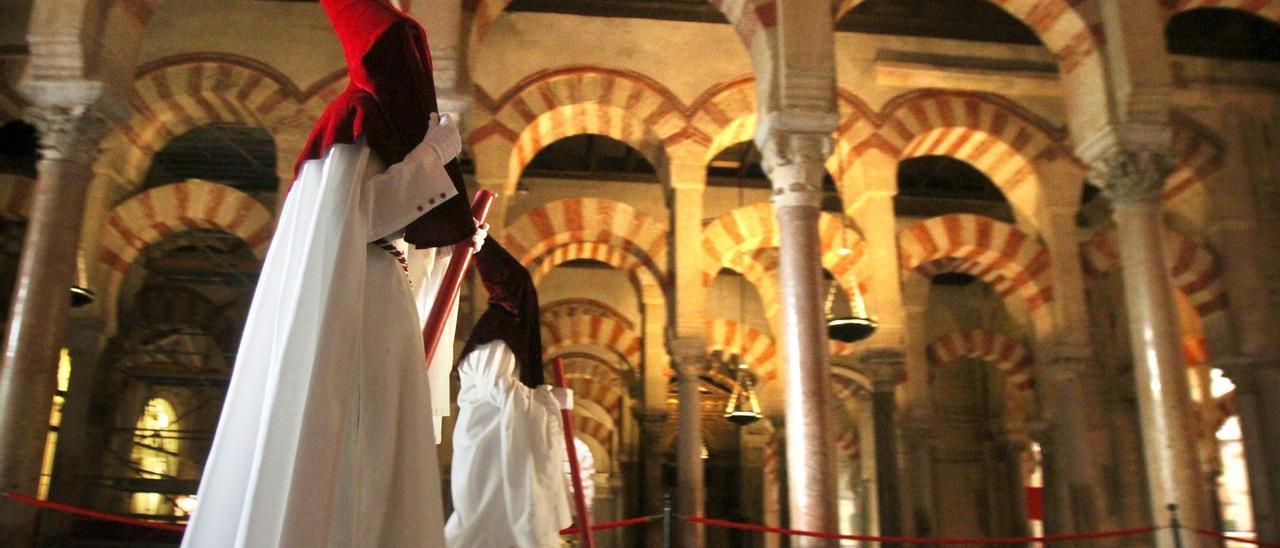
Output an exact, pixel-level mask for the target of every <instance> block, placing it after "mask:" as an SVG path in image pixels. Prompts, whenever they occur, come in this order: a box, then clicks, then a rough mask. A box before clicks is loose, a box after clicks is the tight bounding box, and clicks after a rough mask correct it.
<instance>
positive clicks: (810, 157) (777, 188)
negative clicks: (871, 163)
mask: <svg viewBox="0 0 1280 548" xmlns="http://www.w3.org/2000/svg"><path fill="white" fill-rule="evenodd" d="M838 122H839V118H838V115H836V114H835V113H831V112H795V111H780V112H773V113H769V114H767V115H765V116H764V117H762V118H761V120H760V125H759V127H758V128H757V130H756V144H757V146H758V147H759V148H760V150H761V151H762V155H763V157H764V162H763V163H764V166H763V167H764V171H765V173H766V174H768V175H769V180H770V181H772V183H773V198H772V201H773V203H774V205H775V206H777V207H788V206H804V207H815V208H816V207H818V206H819V205H820V204H821V202H822V179H823V176H824V175H826V168H825V162H826V160H827V157H828V156H830V155H831V150H832V147H833V144H834V140H833V138H832V132H834V131H835V128H836V125H837V124H838Z"/></svg>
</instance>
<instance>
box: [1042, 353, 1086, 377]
mask: <svg viewBox="0 0 1280 548" xmlns="http://www.w3.org/2000/svg"><path fill="white" fill-rule="evenodd" d="M1090 360H1092V357H1091V353H1090V348H1089V347H1088V346H1087V345H1079V344H1053V345H1047V346H1045V347H1044V349H1043V350H1042V351H1041V352H1040V358H1039V360H1038V361H1039V362H1040V364H1041V371H1042V374H1043V375H1044V376H1045V380H1047V381H1049V382H1063V381H1069V380H1074V379H1077V378H1080V377H1083V376H1085V375H1086V374H1087V373H1088V371H1089V363H1090Z"/></svg>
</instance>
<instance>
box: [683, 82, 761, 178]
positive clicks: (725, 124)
mask: <svg viewBox="0 0 1280 548" xmlns="http://www.w3.org/2000/svg"><path fill="white" fill-rule="evenodd" d="M756 118H757V117H756V82H755V80H754V79H753V78H750V77H747V78H741V79H738V80H735V81H730V82H727V83H725V84H721V85H718V86H716V87H714V88H712V89H711V90H708V91H707V92H706V93H704V94H703V96H702V97H701V98H699V99H698V100H697V101H696V102H694V105H693V116H692V117H691V118H690V119H689V129H688V130H687V131H686V132H687V133H688V134H689V135H690V138H692V139H694V140H696V141H697V142H698V143H699V144H701V145H703V146H705V147H707V153H706V159H705V162H710V161H711V159H712V158H715V157H716V155H717V154H720V153H721V152H723V151H724V149H726V148H729V147H731V146H733V145H735V144H738V143H742V142H745V141H750V140H752V139H754V138H755V132H756Z"/></svg>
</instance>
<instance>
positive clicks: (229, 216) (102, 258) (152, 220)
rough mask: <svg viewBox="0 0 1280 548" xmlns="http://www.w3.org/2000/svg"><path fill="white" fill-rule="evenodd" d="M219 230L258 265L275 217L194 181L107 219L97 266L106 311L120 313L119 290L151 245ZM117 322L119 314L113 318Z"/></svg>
mask: <svg viewBox="0 0 1280 548" xmlns="http://www.w3.org/2000/svg"><path fill="white" fill-rule="evenodd" d="M194 229H216V230H221V231H224V232H227V233H229V234H233V235H235V236H238V237H239V238H240V239H241V240H244V242H245V243H246V244H248V245H249V247H250V248H251V249H252V250H253V253H254V255H256V256H257V257H258V258H259V259H262V258H263V257H265V255H266V252H267V245H268V244H269V243H270V240H271V234H272V231H273V230H274V220H273V219H272V215H271V212H270V211H269V210H267V208H266V207H264V206H263V205H262V204H261V203H259V202H258V201H257V200H254V199H253V197H251V196H249V195H248V194H245V193H243V192H240V191H239V190H236V189H234V188H232V187H229V186H226V185H220V184H216V183H210V182H206V181H198V180H189V181H186V182H183V183H174V184H170V185H164V186H160V187H156V188H153V189H151V190H148V191H146V192H143V193H141V194H138V195H136V196H134V197H133V198H130V199H129V200H128V201H126V202H124V203H122V204H120V205H119V206H117V207H116V208H115V209H114V210H112V211H111V212H110V213H109V214H108V215H107V221H106V226H105V228H104V229H103V234H102V239H101V242H100V244H99V248H98V254H97V261H98V263H99V264H100V265H101V266H102V267H103V268H102V269H101V271H102V272H103V273H104V276H105V280H104V281H103V283H101V284H98V285H96V287H102V288H104V289H105V291H104V297H105V298H104V300H103V302H104V306H105V307H106V310H116V308H117V299H118V297H119V291H120V284H121V283H122V282H123V280H124V275H125V273H126V272H128V270H129V267H130V266H131V265H132V264H133V262H134V261H135V260H136V259H137V258H138V256H139V255H140V254H141V253H142V250H144V249H146V247H147V246H148V245H151V244H153V243H155V242H158V241H160V240H162V239H164V238H165V237H167V236H170V235H172V234H176V233H180V232H185V231H188V230H194ZM109 316H111V317H112V320H111V321H114V319H115V318H114V316H115V315H114V314H111V315H109Z"/></svg>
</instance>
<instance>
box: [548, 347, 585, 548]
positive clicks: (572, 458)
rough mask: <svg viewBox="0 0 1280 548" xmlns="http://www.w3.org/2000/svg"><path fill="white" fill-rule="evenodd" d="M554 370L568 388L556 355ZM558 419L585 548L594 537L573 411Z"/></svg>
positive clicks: (580, 535) (563, 410) (553, 361)
mask: <svg viewBox="0 0 1280 548" xmlns="http://www.w3.org/2000/svg"><path fill="white" fill-rule="evenodd" d="M551 364H552V366H553V367H555V371H556V385H558V386H559V387H560V388H568V387H569V383H568V382H567V381H566V380H565V376H564V360H561V359H560V357H559V356H557V357H556V358H555V359H554V360H552V362H551ZM560 421H561V422H562V423H563V424H564V428H562V429H561V430H564V450H565V452H566V453H568V454H569V475H570V477H569V479H570V481H572V482H573V507H574V511H575V512H576V513H577V514H578V538H580V539H582V545H583V546H584V547H586V548H595V546H596V541H595V538H594V537H592V536H591V516H590V515H588V514H587V494H586V493H585V492H584V491H583V490H582V471H581V470H580V469H579V467H578V448H577V446H576V445H574V443H573V411H570V410H568V409H561V410H560Z"/></svg>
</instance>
